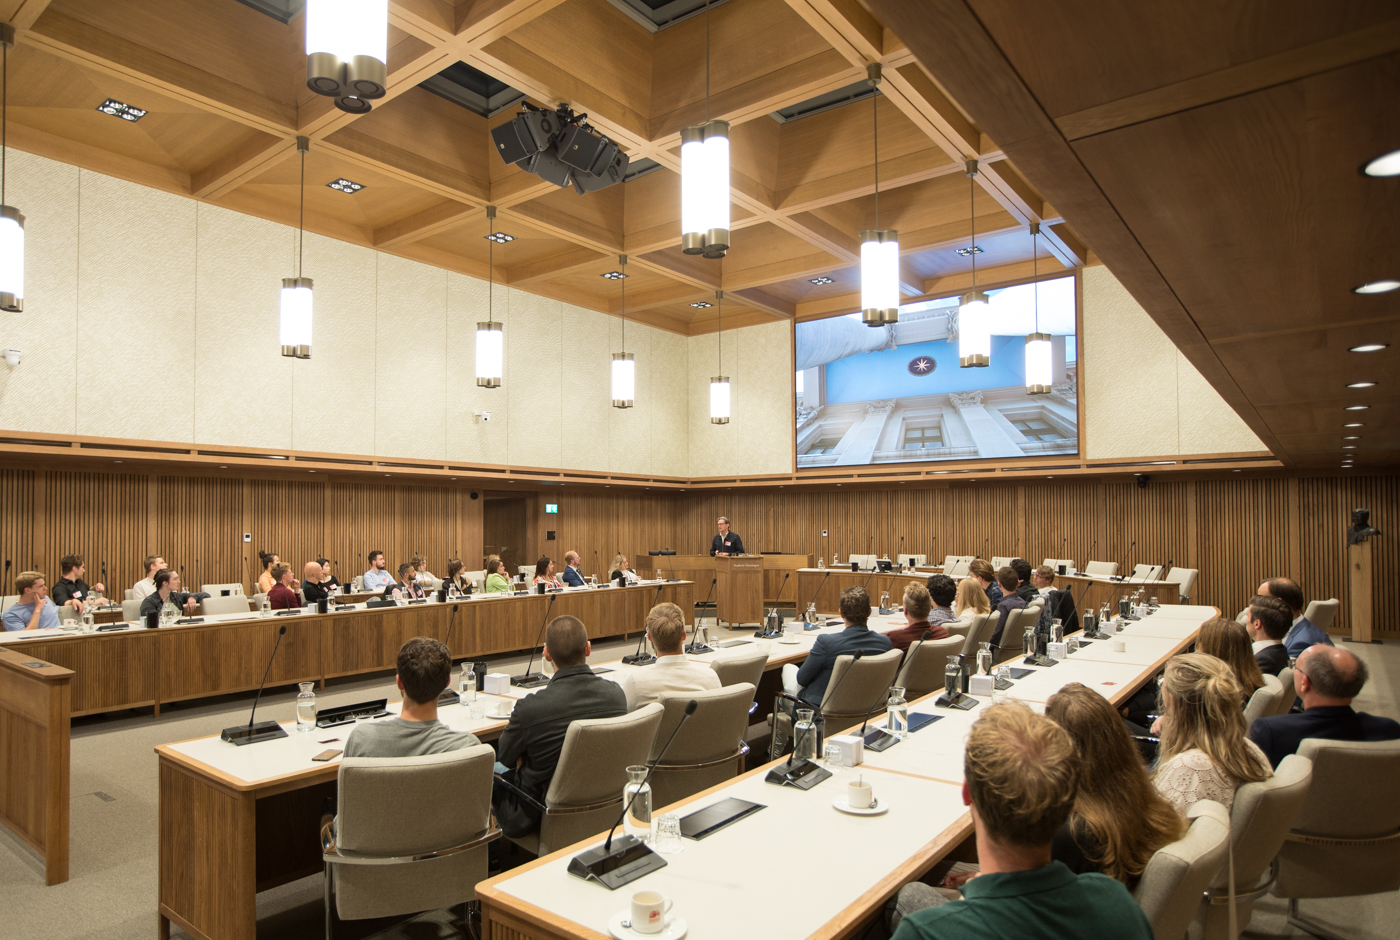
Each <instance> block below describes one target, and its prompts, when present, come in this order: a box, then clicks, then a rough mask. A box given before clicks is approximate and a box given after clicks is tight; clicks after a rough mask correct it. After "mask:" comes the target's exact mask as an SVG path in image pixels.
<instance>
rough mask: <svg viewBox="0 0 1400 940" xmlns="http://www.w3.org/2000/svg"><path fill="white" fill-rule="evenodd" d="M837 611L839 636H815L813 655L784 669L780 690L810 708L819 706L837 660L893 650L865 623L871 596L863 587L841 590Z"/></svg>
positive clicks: (867, 618) (829, 634)
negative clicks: (841, 625)
mask: <svg viewBox="0 0 1400 940" xmlns="http://www.w3.org/2000/svg"><path fill="white" fill-rule="evenodd" d="M840 608H841V619H842V620H844V621H845V622H846V628H845V629H844V630H842V631H841V632H840V633H827V634H823V635H822V636H819V637H817V641H816V642H815V643H813V644H812V652H811V653H809V654H808V655H807V660H806V661H805V662H804V663H803V664H802V667H801V668H800V669H799V668H798V667H797V666H794V665H792V664H791V663H789V664H788V665H786V666H784V667H783V689H784V690H785V691H787V693H788V694H789V695H796V696H797V697H798V698H800V699H802V701H804V702H807V703H808V704H810V705H811V706H812V707H813V708H820V707H821V702H822V697H823V696H825V695H826V684H827V683H828V682H830V681H831V669H832V667H833V666H835V665H836V657H838V656H841V655H843V654H850V653H854V652H855V651H856V650H861V651H863V652H865V653H884V652H886V651H888V650H889V649H891V648H892V644H891V643H890V638H889V637H887V636H883V635H881V634H879V633H875V632H873V631H872V630H871V629H870V628H869V627H867V626H866V621H867V620H869V619H870V595H869V594H866V593H865V588H862V587H848V588H846V589H845V590H844V591H842V592H841V601H840Z"/></svg>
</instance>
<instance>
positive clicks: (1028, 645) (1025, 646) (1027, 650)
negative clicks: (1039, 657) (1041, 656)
mask: <svg viewBox="0 0 1400 940" xmlns="http://www.w3.org/2000/svg"><path fill="white" fill-rule="evenodd" d="M1021 653H1022V655H1024V656H1026V657H1027V658H1030V657H1032V656H1034V655H1035V626H1034V625H1033V624H1032V625H1030V626H1028V627H1026V632H1025V634H1024V635H1022V637H1021Z"/></svg>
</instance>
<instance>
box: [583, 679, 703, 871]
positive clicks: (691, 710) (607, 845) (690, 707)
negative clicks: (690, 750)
mask: <svg viewBox="0 0 1400 940" xmlns="http://www.w3.org/2000/svg"><path fill="white" fill-rule="evenodd" d="M699 707H700V703H699V702H698V701H696V700H695V699H691V700H690V701H689V702H686V703H685V713H684V714H683V715H681V720H680V721H678V722H676V730H674V731H672V732H671V736H670V737H669V738H667V739H666V746H665V747H663V748H662V749H661V753H660V754H657V755H656V760H655V761H653V762H652V765H651V767H649V768H648V769H647V775H646V776H645V777H643V778H642V783H641V786H639V787H637V789H636V792H634V793H633V794H632V799H630V800H628V801H627V803H626V805H624V806H623V807H622V814H621V815H620V816H618V817H617V822H615V823H613V824H612V828H611V829H609V830H608V840H607V841H606V842H604V843H603V851H605V852H607V851H611V849H612V837H613V833H614V832H616V831H617V827H618V826H620V825H622V820H624V819H626V818H627V811H628V810H629V809H631V808H632V803H633V801H634V800H636V799H637V797H638V796H640V795H641V793H642V789H643V788H644V787H645V786H646V785H647V781H649V780H651V775H652V773H653V772H654V771H655V770H656V765H657V764H659V763H661V758H663V757H665V756H666V751H667V750H668V749H669V748H670V747H671V742H672V741H674V740H676V735H677V734H679V733H680V730H681V726H682V725H684V724H685V722H686V719H688V718H689V717H690V716H691V715H693V714H695V710H696V709H697V708H699Z"/></svg>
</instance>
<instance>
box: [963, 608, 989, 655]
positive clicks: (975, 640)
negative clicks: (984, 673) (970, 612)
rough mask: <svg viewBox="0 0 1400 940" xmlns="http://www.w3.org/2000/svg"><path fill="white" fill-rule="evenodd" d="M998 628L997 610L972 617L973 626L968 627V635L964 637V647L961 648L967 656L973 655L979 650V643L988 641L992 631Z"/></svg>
mask: <svg viewBox="0 0 1400 940" xmlns="http://www.w3.org/2000/svg"><path fill="white" fill-rule="evenodd" d="M996 628H997V612H996V611H992V612H991V613H989V614H977V615H976V616H975V617H973V618H972V626H970V627H968V628H967V635H966V636H965V637H963V648H962V650H961V652H962V653H964V654H965V655H967V656H973V655H975V654H976V652H977V644H979V643H986V642H987V641H989V640H990V639H991V638H992V631H993V630H995V629H996Z"/></svg>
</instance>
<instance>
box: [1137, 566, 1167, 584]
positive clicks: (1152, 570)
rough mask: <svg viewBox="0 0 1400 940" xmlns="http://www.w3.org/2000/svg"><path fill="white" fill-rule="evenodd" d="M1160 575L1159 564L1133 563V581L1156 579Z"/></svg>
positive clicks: (1160, 568)
mask: <svg viewBox="0 0 1400 940" xmlns="http://www.w3.org/2000/svg"><path fill="white" fill-rule="evenodd" d="M1161 577H1162V566H1161V565H1133V573H1132V578H1133V580H1135V581H1156V580H1158V579H1159V578H1161Z"/></svg>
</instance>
